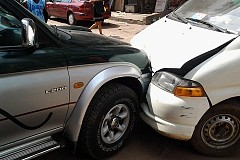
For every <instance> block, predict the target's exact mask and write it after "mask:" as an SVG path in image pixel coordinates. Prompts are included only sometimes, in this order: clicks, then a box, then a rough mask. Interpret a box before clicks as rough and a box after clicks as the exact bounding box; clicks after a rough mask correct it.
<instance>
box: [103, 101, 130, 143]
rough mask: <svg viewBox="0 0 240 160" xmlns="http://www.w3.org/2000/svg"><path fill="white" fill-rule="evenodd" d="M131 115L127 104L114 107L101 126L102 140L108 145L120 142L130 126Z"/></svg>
mask: <svg viewBox="0 0 240 160" xmlns="http://www.w3.org/2000/svg"><path fill="white" fill-rule="evenodd" d="M129 121H130V114H129V109H128V107H127V106H126V105H125V104H118V105H116V106H114V107H113V108H112V109H111V110H110V111H109V112H108V113H107V114H106V116H105V117H104V120H103V123H102V126H101V137H102V140H103V141H104V142H105V143H107V144H112V143H114V142H116V141H117V140H119V139H120V138H121V137H122V136H123V134H124V133H125V131H126V130H127V127H128V125H129Z"/></svg>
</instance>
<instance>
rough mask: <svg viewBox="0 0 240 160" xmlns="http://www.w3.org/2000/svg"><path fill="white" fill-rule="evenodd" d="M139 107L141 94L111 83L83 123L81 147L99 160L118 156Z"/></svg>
mask: <svg viewBox="0 0 240 160" xmlns="http://www.w3.org/2000/svg"><path fill="white" fill-rule="evenodd" d="M138 107H139V102H138V98H137V95H136V93H135V92H134V91H133V90H132V89H130V88H129V87H127V86H124V85H121V84H116V83H111V84H107V85H106V86H105V87H103V88H101V89H100V90H99V92H98V93H97V94H96V95H95V96H94V99H93V100H92V102H91V103H90V106H89V109H88V110H87V113H86V115H85V118H84V120H83V125H82V129H81V135H80V141H79V142H80V143H81V144H80V147H82V149H83V150H85V151H86V152H87V153H88V154H90V155H91V156H92V157H95V158H97V159H102V158H105V157H107V156H110V155H112V154H114V153H115V152H116V151H118V150H119V149H120V148H121V147H122V146H123V145H124V144H125V143H126V142H127V139H128V138H129V136H130V134H131V132H132V130H133V128H134V126H135V123H136V121H137V109H138Z"/></svg>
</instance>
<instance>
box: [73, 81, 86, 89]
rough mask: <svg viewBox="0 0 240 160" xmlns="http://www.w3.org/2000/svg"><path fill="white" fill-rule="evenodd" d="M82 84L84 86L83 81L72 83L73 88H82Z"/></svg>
mask: <svg viewBox="0 0 240 160" xmlns="http://www.w3.org/2000/svg"><path fill="white" fill-rule="evenodd" d="M83 86H84V83H83V82H77V83H74V85H73V87H74V88H75V89H78V88H82V87H83Z"/></svg>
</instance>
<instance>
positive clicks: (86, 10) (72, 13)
mask: <svg viewBox="0 0 240 160" xmlns="http://www.w3.org/2000/svg"><path fill="white" fill-rule="evenodd" d="M104 6H105V9H106V12H105V13H104V14H103V17H104V19H108V18H109V17H111V11H110V7H109V4H108V3H107V2H104ZM46 10H47V13H48V17H51V16H54V17H57V18H61V19H65V20H67V21H68V23H69V24H70V25H74V24H77V22H78V21H91V20H93V9H92V4H91V3H90V2H89V1H88V0H48V1H47V4H46Z"/></svg>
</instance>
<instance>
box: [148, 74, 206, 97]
mask: <svg viewBox="0 0 240 160" xmlns="http://www.w3.org/2000/svg"><path fill="white" fill-rule="evenodd" d="M151 82H152V83H153V84H154V85H156V86H157V87H159V88H161V89H163V90H165V91H168V92H170V93H173V94H174V95H175V96H187V97H203V96H205V92H204V89H203V87H202V86H201V85H200V84H199V83H197V82H194V81H192V80H187V79H183V78H181V77H180V76H177V75H175V74H172V73H168V72H156V73H155V74H154V76H153V77H152V81H151Z"/></svg>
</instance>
